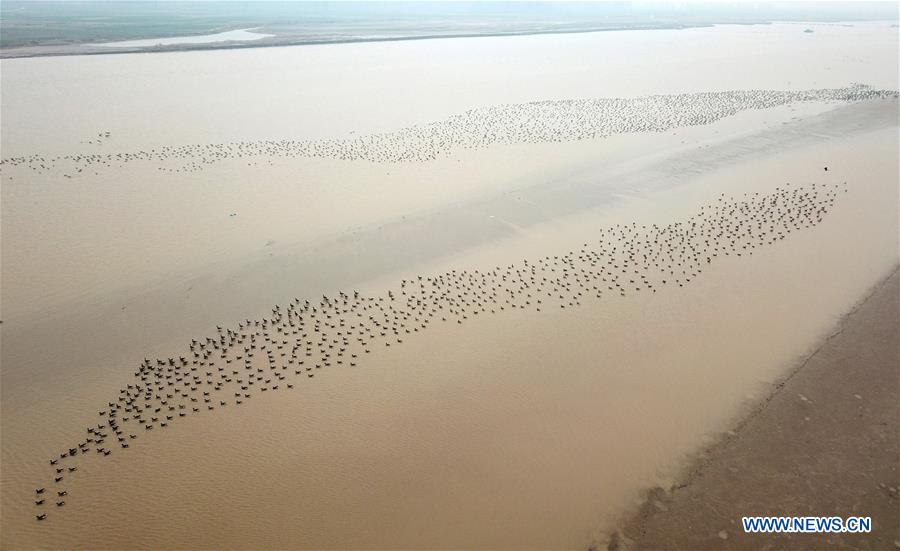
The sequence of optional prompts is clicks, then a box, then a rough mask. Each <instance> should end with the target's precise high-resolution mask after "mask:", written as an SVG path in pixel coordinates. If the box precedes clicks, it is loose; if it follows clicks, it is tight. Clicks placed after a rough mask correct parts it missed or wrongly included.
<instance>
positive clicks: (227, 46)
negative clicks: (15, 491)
mask: <svg viewBox="0 0 900 551" xmlns="http://www.w3.org/2000/svg"><path fill="white" fill-rule="evenodd" d="M771 23H772V22H771V21H766V22H754V23H725V24H727V25H769V24H771ZM717 24H718V23H704V24H699V23H698V24H695V25H690V24H686V25H667V26H650V25H644V26H637V27H626V26H623V27H609V28H592V29H562V30H529V31H509V32H493V33H452V34H427V35H418V36H391V37H384V38H366V37H360V38H335V39H329V38H325V39H321V40H318V39H292V38H285V39H282V40H279V39H278V38H277V37H276V38H274V39H272V40H269V41H267V42H261V41H254V42H239V43H229V42H210V43H206V44H201V43H195V44H172V45H171V46H162V47H160V46H141V47H134V48H125V47H123V48H117V49H115V50H108V49H104V50H99V49H98V50H93V49H89V50H84V51H82V50H81V49H83V48H107V47H106V46H103V45H102V44H97V43H92V44H87V43H73V44H65V45H58V46H57V45H37V46H24V47H17V48H12V49H5V50H0V59H17V58H23V57H58V56H74V55H110V54H138V53H167V52H186V51H194V50H237V49H244V48H277V47H282V46H324V45H333V44H358V43H365V42H402V41H410V40H435V39H442V38H496V37H506V36H530V35H546V34H585V33H597V32H608V31H655V30H682V29H695V28H705V27H714V26H716V25H717ZM165 38H175V37H165ZM151 39H153V37H148V38H146V39H137V40H151ZM38 48H60V49H61V51H53V52H48V53H43V52H29V51H22V52H20V51H18V50H31V49H38ZM66 48H71V49H78V51H70V52H66V51H64V49H66Z"/></svg>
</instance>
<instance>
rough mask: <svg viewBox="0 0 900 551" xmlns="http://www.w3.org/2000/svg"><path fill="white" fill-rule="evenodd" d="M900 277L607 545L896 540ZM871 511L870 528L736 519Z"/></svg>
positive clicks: (868, 545) (899, 512) (889, 543)
mask: <svg viewBox="0 0 900 551" xmlns="http://www.w3.org/2000/svg"><path fill="white" fill-rule="evenodd" d="M898 297H900V278H898V272H897V271H896V270H895V271H894V272H893V273H892V275H891V276H890V277H888V278H887V279H886V280H885V281H883V282H881V283H880V284H879V285H878V286H876V287H875V289H874V290H873V291H872V293H871V294H870V295H869V296H868V297H867V298H866V299H865V300H864V301H863V302H862V303H861V304H860V305H859V306H858V307H857V308H855V309H854V310H853V311H852V312H851V313H849V314H848V315H847V317H846V318H845V319H844V320H843V322H842V323H841V324H840V326H839V327H838V329H837V331H835V333H834V334H832V335H831V336H830V337H829V338H828V339H826V340H825V342H824V343H823V344H822V346H821V347H819V348H818V349H817V350H816V351H815V353H813V354H812V355H811V356H810V357H809V358H808V359H807V360H806V361H805V362H803V363H802V364H801V365H800V366H799V367H798V368H797V369H796V371H794V372H793V373H791V374H790V375H789V376H788V377H787V378H786V379H785V380H784V381H783V382H782V383H781V384H780V385H779V386H778V388H777V390H776V391H775V393H774V394H773V395H772V396H770V397H769V398H768V399H766V400H765V401H764V402H763V404H762V405H761V406H760V407H759V409H758V410H757V411H755V412H754V413H753V414H751V415H750V416H749V417H748V418H747V419H746V420H745V421H744V422H742V423H741V424H740V426H739V427H738V428H737V429H736V430H735V431H734V432H732V433H730V434H729V435H727V436H726V437H725V438H724V439H723V441H722V442H720V443H719V444H717V445H715V446H713V447H712V448H711V449H709V450H707V451H706V452H704V453H703V454H701V455H700V456H699V457H698V458H697V461H696V463H695V465H694V466H693V468H692V469H691V470H690V471H689V472H688V474H687V475H686V476H685V477H684V479H683V481H682V482H681V483H679V484H678V485H677V486H676V488H675V489H674V491H672V492H671V493H666V492H665V491H663V490H662V489H657V490H655V491H653V492H651V493H650V494H649V496H648V500H647V502H646V504H645V505H644V506H643V507H642V509H641V510H640V511H639V512H638V513H637V514H636V515H635V516H634V517H632V518H631V519H629V520H627V521H626V522H625V523H624V524H623V525H622V528H621V530H620V531H619V532H618V534H617V535H616V536H614V537H613V539H612V541H611V542H610V544H609V546H608V548H609V549H620V550H621V549H834V548H854V549H889V548H893V547H900V533H898V529H897V527H898V526H900V506H898V499H900V490H898V487H900V484H898V482H900V480H898V472H897V465H898V458H900V441H898V438H897V435H898V434H900V425H898V405H897V404H900V397H898V388H897V381H898V370H900V358H898V350H900V339H898V335H900V331H898V327H900V318H898V312H900V308H898ZM745 515H747V516H757V515H763V516H770V515H777V516H842V517H847V516H869V517H872V532H871V533H869V534H745V533H744V531H743V528H742V526H741V521H740V518H741V517H742V516H745Z"/></svg>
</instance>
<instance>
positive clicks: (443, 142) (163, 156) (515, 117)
mask: <svg viewBox="0 0 900 551" xmlns="http://www.w3.org/2000/svg"><path fill="white" fill-rule="evenodd" d="M896 97H897V92H896V91H890V90H874V89H872V88H870V87H868V86H865V85H860V84H856V85H852V86H848V87H846V88H829V89H817V90H805V91H773V90H750V91H727V92H708V93H686V94H675V95H656V96H647V97H638V98H630V99H625V98H606V99H576V100H551V101H537V102H532V103H523V104H507V105H498V106H493V107H487V108H480V109H471V110H469V111H465V112H464V113H461V114H458V115H454V116H451V117H449V118H447V119H444V120H441V121H437V122H432V123H429V124H425V125H420V126H410V127H407V128H403V129H400V130H397V131H394V132H384V133H376V134H370V135H366V136H359V137H349V138H335V139H319V140H262V141H243V142H233V143H224V144H198V145H183V146H166V147H162V148H158V149H149V150H142V151H136V152H125V153H108V154H86V153H82V154H71V155H62V156H57V157H45V156H43V155H37V154H36V155H30V156H27V157H10V158H6V159H3V160H0V170H2V168H3V167H4V166H10V167H26V168H28V169H30V170H32V171H35V172H38V173H49V172H50V171H52V170H59V171H62V173H63V176H64V177H66V178H75V177H79V176H81V175H85V174H97V173H99V172H98V171H99V170H101V169H104V168H110V167H119V166H122V165H124V164H125V163H132V162H136V161H145V162H152V163H153V165H154V166H155V167H156V168H157V169H158V170H159V171H163V172H171V173H186V172H196V171H200V170H203V169H204V168H205V167H206V166H208V165H211V164H213V163H217V162H221V161H224V160H228V159H244V160H248V161H250V162H251V163H250V164H252V162H253V161H254V160H257V161H258V160H259V159H266V160H270V159H272V158H289V157H304V158H309V157H319V158H328V159H340V160H348V161H369V162H389V163H400V162H426V161H430V160H433V159H436V158H438V157H440V156H444V155H447V154H449V153H450V152H451V151H453V150H454V149H479V148H485V147H489V146H491V145H493V144H519V143H544V142H568V141H575V140H585V139H592V138H598V137H605V136H610V135H613V134H620V133H626V132H664V131H667V130H671V129H673V128H678V127H684V126H693V125H702V124H709V123H712V122H715V121H717V120H719V119H721V118H723V117H727V116H731V115H734V114H735V113H737V112H739V111H744V110H748V109H766V108H771V107H777V106H781V105H787V104H792V103H797V102H812V101H827V102H853V101H863V100H873V99H885V98H896ZM101 136H102V137H104V138H107V137H108V136H109V133H108V132H104V133H101ZM269 162H271V161H269Z"/></svg>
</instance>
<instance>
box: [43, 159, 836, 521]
mask: <svg viewBox="0 0 900 551" xmlns="http://www.w3.org/2000/svg"><path fill="white" fill-rule="evenodd" d="M826 170H827V169H826ZM841 192H846V185H821V184H819V185H817V184H811V185H808V186H792V185H789V184H788V185H785V186H782V187H778V188H776V189H775V190H774V192H772V193H770V194H759V193H753V194H746V195H744V196H743V197H740V198H732V197H726V196H725V195H724V194H723V195H722V196H720V197H719V198H718V199H717V200H716V201H715V202H713V203H711V204H707V205H704V206H702V207H701V208H700V209H699V211H697V212H696V214H694V215H693V216H691V217H690V218H688V219H686V220H683V221H680V222H674V223H670V224H666V225H656V224H651V225H637V224H634V223H632V224H627V225H619V224H617V225H615V226H613V227H609V228H607V229H606V230H605V231H603V232H601V234H600V235H598V236H596V237H595V239H594V240H593V241H591V242H589V243H584V244H583V245H582V246H581V247H580V248H577V249H575V250H571V251H568V252H565V253H563V254H560V255H557V256H545V257H543V258H537V259H533V260H528V259H525V260H522V261H520V262H517V263H513V264H509V265H506V266H496V267H494V268H491V269H487V270H450V271H447V272H444V273H440V274H436V275H419V276H416V277H414V278H412V279H405V280H402V281H400V282H399V284H398V285H396V286H395V287H394V288H392V289H390V290H388V291H387V292H385V293H384V294H381V295H375V296H365V295H363V294H361V293H360V292H358V291H350V292H340V293H338V294H337V295H333V296H325V295H323V296H322V297H321V298H320V299H316V300H314V301H311V300H303V299H299V298H295V299H293V300H291V301H290V302H289V303H287V304H285V305H281V306H276V307H274V308H272V310H271V312H270V313H269V314H268V315H266V316H265V317H262V318H260V319H252V320H251V319H247V320H245V321H243V322H240V323H238V324H237V325H236V326H234V327H218V328H217V331H216V332H215V334H213V335H212V336H210V337H206V338H202V339H193V340H191V342H190V345H189V346H188V347H187V348H186V350H185V353H184V355H181V356H173V357H170V358H164V359H153V360H151V359H145V360H143V361H142V362H141V363H140V365H138V366H137V368H136V369H135V370H134V373H133V377H132V378H131V380H129V381H128V383H127V384H126V385H125V387H124V388H122V389H121V390H120V391H119V393H118V395H117V396H115V397H114V398H113V399H112V400H110V401H109V402H108V403H107V404H106V405H105V406H104V407H103V408H102V409H101V410H99V411H98V412H97V423H96V424H94V425H92V426H89V427H87V428H86V429H85V432H84V434H83V435H82V436H81V438H80V439H79V440H78V441H77V442H74V443H73V444H72V446H71V447H67V448H65V449H63V450H61V452H60V453H59V454H58V455H55V456H54V457H51V458H50V459H49V460H48V461H49V465H50V468H51V469H52V473H51V474H52V476H51V480H48V483H47V484H46V485H45V486H44V487H40V488H37V489H36V490H35V495H34V501H35V507H36V509H37V510H36V511H35V513H36V518H37V520H39V521H41V520H44V519H46V518H47V512H46V511H47V509H48V508H57V507H63V506H64V505H65V497H66V495H67V494H68V491H69V488H68V486H67V485H68V484H69V482H70V481H71V480H72V479H73V478H76V477H78V476H80V474H81V473H79V472H78V467H79V463H80V462H82V461H83V460H85V459H87V458H88V457H90V458H104V457H107V456H110V455H111V454H114V453H115V454H119V453H129V450H128V448H129V447H130V446H131V445H132V444H133V442H134V441H135V439H137V438H139V437H140V435H141V434H144V433H147V432H149V431H166V430H171V427H172V426H173V425H174V424H176V423H177V422H178V421H179V420H181V419H183V418H186V417H192V416H198V415H210V416H211V415H215V413H216V411H215V410H221V409H231V408H236V407H241V405H242V404H245V403H247V402H248V401H250V400H260V399H263V397H264V396H266V395H267V394H271V393H273V392H291V391H292V389H295V388H298V387H299V386H300V385H303V384H311V383H312V381H313V380H314V379H313V378H314V377H316V376H317V375H319V374H321V373H323V371H327V370H329V369H353V368H354V367H356V366H357V365H358V364H359V363H360V362H361V361H363V359H364V358H365V357H366V355H367V354H370V353H373V352H374V351H376V350H379V349H382V350H383V349H385V348H388V347H395V346H398V345H400V344H402V343H403V342H404V341H405V340H406V339H409V338H414V336H415V334H416V333H419V332H422V331H424V330H426V329H428V328H429V327H430V326H431V325H433V324H452V325H454V326H455V325H458V324H464V323H466V321H467V320H472V319H475V318H476V317H478V316H495V315H502V314H503V312H504V311H507V310H531V311H534V312H542V311H546V310H549V309H567V308H574V307H577V306H579V305H581V304H583V303H585V302H586V301H596V300H609V299H610V298H613V299H618V298H620V297H627V296H630V295H633V294H637V293H657V292H661V291H663V290H665V289H670V288H673V287H674V288H678V287H683V286H685V285H687V284H688V283H690V282H691V281H693V280H694V279H695V278H697V277H699V276H700V274H702V273H703V271H704V270H706V269H707V267H708V266H710V265H711V264H712V263H713V262H715V261H716V260H719V259H722V258H725V257H741V256H748V255H752V254H753V253H754V252H755V251H757V250H758V249H760V248H762V247H766V246H769V245H773V244H775V243H778V242H779V241H780V240H782V239H784V238H785V237H787V236H788V235H789V234H791V233H792V232H796V231H798V230H802V229H804V228H810V227H813V226H816V225H817V224H819V223H820V222H822V220H823V217H824V216H825V215H826V214H827V213H828V212H829V209H831V208H832V206H833V205H834V203H835V200H836V198H837V197H838V196H839V193H841ZM48 488H49V489H48ZM45 496H51V499H50V500H49V502H48V503H45V501H46V497H45ZM53 503H55V505H53Z"/></svg>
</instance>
